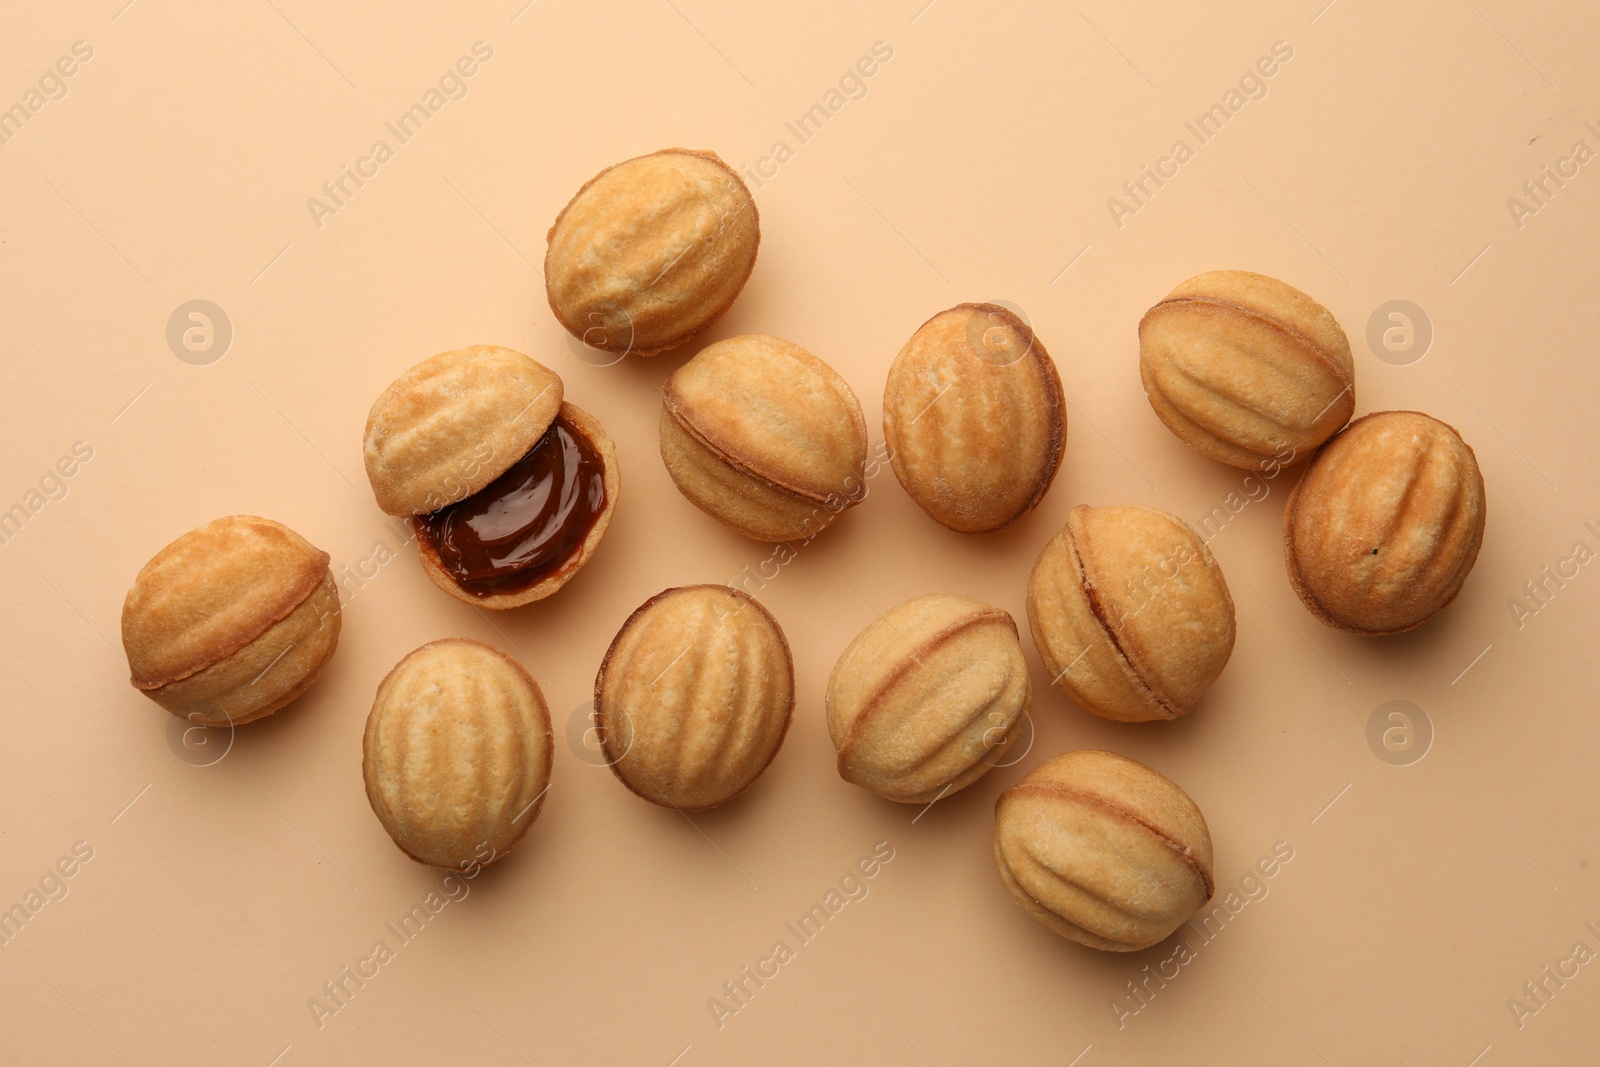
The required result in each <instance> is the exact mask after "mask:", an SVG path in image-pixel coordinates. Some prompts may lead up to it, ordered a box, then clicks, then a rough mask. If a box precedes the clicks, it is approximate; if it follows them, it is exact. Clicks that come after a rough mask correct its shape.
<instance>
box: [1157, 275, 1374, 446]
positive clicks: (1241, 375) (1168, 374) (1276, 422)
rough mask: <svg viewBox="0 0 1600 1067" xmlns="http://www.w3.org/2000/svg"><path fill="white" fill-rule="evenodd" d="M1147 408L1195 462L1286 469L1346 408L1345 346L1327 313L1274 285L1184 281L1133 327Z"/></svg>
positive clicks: (1350, 383) (1348, 369) (1351, 380)
mask: <svg viewBox="0 0 1600 1067" xmlns="http://www.w3.org/2000/svg"><path fill="white" fill-rule="evenodd" d="M1139 376H1140V378H1141V379H1143V381H1144V390H1145V395H1146V396H1147V397H1148V398H1149V400H1150V406H1151V407H1153V408H1154V409H1155V412H1156V414H1157V415H1158V416H1160V418H1161V421H1162V422H1164V423H1166V424H1167V429H1169V430H1171V431H1172V432H1173V433H1175V434H1177V435H1178V437H1179V438H1180V439H1181V440H1183V441H1184V442H1185V443H1187V444H1188V445H1190V446H1191V447H1192V448H1194V450H1195V451H1197V452H1199V453H1200V454H1201V455H1203V456H1209V457H1210V458H1211V459H1214V460H1218V461H1220V462H1222V463H1228V464H1231V465H1232V466H1235V467H1243V468H1245V469H1247V470H1263V469H1265V468H1266V467H1268V466H1270V465H1273V464H1277V465H1280V466H1286V465H1288V464H1289V463H1293V462H1294V461H1295V459H1296V458H1301V459H1303V458H1305V457H1306V456H1308V455H1310V454H1311V451H1312V450H1313V449H1314V448H1316V447H1317V446H1318V445H1320V444H1322V442H1324V441H1326V440H1327V439H1328V438H1330V437H1332V436H1333V435H1334V434H1335V433H1336V432H1337V431H1338V429H1339V427H1341V426H1343V425H1344V424H1345V423H1346V422H1347V421H1349V419H1350V413H1351V412H1353V411H1354V410H1355V406H1356V398H1355V361H1354V359H1353V358H1352V357H1351V355H1350V341H1349V339H1348V338H1346V337H1345V333H1344V330H1343V329H1342V328H1340V326H1339V323H1338V320H1336V319H1335V318H1334V317H1333V314H1332V313H1331V312H1330V311H1328V309H1327V308H1325V307H1323V306H1322V305H1321V304H1319V303H1317V302H1316V301H1315V300H1313V299H1311V298H1310V297H1309V296H1307V295H1306V294H1304V293H1302V292H1301V291H1300V290H1298V289H1296V288H1294V287H1293V286H1291V285H1287V284H1285V283H1284V282H1280V281H1278V280H1277V279H1276V278H1269V277H1266V276H1265V275H1262V274H1252V273H1250V272H1249V271H1242V270H1219V271H1212V272H1211V273H1209V274H1201V275H1198V276H1196V277H1193V278H1190V279H1189V280H1188V281H1186V282H1184V283H1183V284H1182V285H1180V286H1178V287H1177V288H1176V289H1174V290H1173V291H1172V292H1170V293H1168V294H1167V296H1166V298H1165V299H1163V300H1162V301H1161V302H1160V303H1159V304H1157V305H1156V306H1155V307H1153V308H1151V309H1150V310H1149V311H1147V312H1146V313H1145V316H1144V319H1143V320H1142V321H1141V322H1140V323H1139Z"/></svg>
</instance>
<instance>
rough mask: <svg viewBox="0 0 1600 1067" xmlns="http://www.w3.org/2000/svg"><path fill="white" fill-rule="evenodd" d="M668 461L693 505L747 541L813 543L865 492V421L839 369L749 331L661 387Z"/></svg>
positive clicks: (711, 347) (722, 343) (664, 451)
mask: <svg viewBox="0 0 1600 1067" xmlns="http://www.w3.org/2000/svg"><path fill="white" fill-rule="evenodd" d="M661 459H662V462H663V463H665V464H666V467H667V473H669V474H670V475H672V480H673V482H674V483H675V484H676V485H677V487H678V489H679V490H680V491H681V492H682V493H683V495H684V496H686V497H688V498H689V501H690V502H691V503H693V504H694V505H695V506H696V507H698V508H700V509H701V510H702V511H704V512H705V513H706V514H708V515H710V516H711V517H712V518H714V519H717V520H718V521H720V522H722V523H724V524H726V525H727V526H730V527H732V528H733V529H735V530H737V531H739V532H740V533H742V534H744V535H745V536H746V537H753V538H755V539H756V540H758V541H791V540H807V539H809V538H811V537H814V536H816V534H817V533H818V532H820V531H821V530H822V529H823V528H824V527H826V526H827V525H828V524H829V523H831V522H832V521H833V520H834V519H835V518H836V517H837V516H838V515H839V513H840V512H842V511H844V510H845V509H846V508H850V507H854V506H855V505H856V504H857V503H859V502H860V501H861V499H862V498H863V497H864V496H866V491H867V488H866V483H865V481H864V480H863V478H862V470H863V468H864V466H865V464H866V461H867V423H866V419H865V418H864V417H863V416H862V414H861V404H860V402H859V401H858V400H856V395H855V393H853V392H852V391H851V390H850V386H849V385H848V384H847V383H846V382H845V380H844V379H843V378H842V377H840V376H839V374H838V372H836V371H835V370H834V369H833V368H832V367H830V366H828V365H827V364H826V363H824V362H823V361H822V360H820V359H818V358H817V357H816V356H813V355H812V354H811V353H810V352H807V351H806V350H805V349H803V348H801V347H800V346H798V345H793V344H790V343H789V342H788V341H783V340H780V339H779V338H776V337H768V336H765V335H764V334H746V335H744V336H741V337H730V338H727V339H726V340H723V341H718V342H717V343H716V344H713V345H709V346H707V347H706V348H704V349H702V350H701V351H700V353H699V354H698V355H696V356H695V357H694V358H693V359H691V360H690V361H689V362H687V363H685V364H684V365H683V366H681V367H679V368H678V369H677V371H676V372H674V373H673V375H672V377H670V378H668V379H667V381H666V384H664V385H663V386H662V387H661Z"/></svg>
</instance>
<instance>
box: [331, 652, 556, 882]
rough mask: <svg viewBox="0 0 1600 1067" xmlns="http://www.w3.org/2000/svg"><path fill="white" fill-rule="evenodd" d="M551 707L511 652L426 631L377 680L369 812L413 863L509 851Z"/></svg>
mask: <svg viewBox="0 0 1600 1067" xmlns="http://www.w3.org/2000/svg"><path fill="white" fill-rule="evenodd" d="M551 753H552V746H551V732H550V709H549V707H548V706H546V704H545V701H544V694H543V693H541V692H540V691H539V686H538V683H536V682H535V681H534V680H533V679H532V678H530V677H529V676H528V672H527V671H525V670H523V669H522V667H521V666H519V665H518V664H517V663H516V661H515V660H512V659H511V658H510V657H509V656H506V655H505V654H504V653H502V652H500V651H498V650H497V649H494V648H490V647H489V646H488V645H485V644H483V643H481V642H478V641H472V640H469V639H467V638H464V637H454V638H446V639H445V640H442V641H433V642H431V643H429V644H426V645H423V646H422V647H421V648H418V649H416V650H415V651H413V652H411V653H410V654H408V655H407V656H406V657H405V658H404V659H402V660H401V661H400V662H399V663H397V664H395V667H394V669H393V670H391V671H390V672H389V674H388V676H387V677H385V678H384V679H383V681H382V682H381V683H380V684H379V685H378V693H377V696H376V698H375V699H374V700H373V702H372V712H371V714H369V715H368V716H367V728H366V732H365V734H364V735H363V737H362V757H361V773H362V776H363V778H365V780H366V784H367V799H368V801H370V802H371V804H372V810H373V812H374V813H376V814H377V816H378V821H379V822H381V823H382V824H383V828H384V829H385V830H387V831H388V832H389V836H390V837H392V838H393V839H394V843H395V844H396V845H398V846H400V850H401V851H402V852H404V853H405V854H406V855H408V856H410V857H411V858H412V859H414V860H416V861H417V862H418V863H427V864H432V865H433V866H435V867H449V868H456V869H461V870H465V869H466V868H468V867H471V866H473V865H477V866H486V865H488V864H489V863H492V862H494V861H495V860H497V859H499V858H500V857H502V856H504V855H505V854H506V853H507V852H509V851H510V850H511V848H512V846H513V845H515V844H516V843H517V842H518V841H520V840H521V839H522V835H523V834H525V833H526V832H527V830H528V827H529V826H530V825H531V824H532V823H533V820H534V819H536V818H538V817H539V811H540V809H541V808H542V807H543V806H544V796H545V792H546V790H547V789H548V788H549V786H550V765H551Z"/></svg>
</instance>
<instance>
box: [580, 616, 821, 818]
mask: <svg viewBox="0 0 1600 1067" xmlns="http://www.w3.org/2000/svg"><path fill="white" fill-rule="evenodd" d="M594 709H595V710H594V720H595V727H596V732H597V733H598V735H599V740H600V744H601V748H602V750H603V751H604V752H605V754H606V761H607V763H608V764H609V765H610V767H611V770H612V773H614V774H615V775H616V776H617V779H618V780H619V781H621V782H622V784H623V785H625V786H627V787H628V789H629V790H631V791H632V792H634V793H635V794H637V795H638V796H640V797H642V798H644V799H645V800H648V801H650V802H651V803H653V804H659V805H661V806H663V807H671V808H676V809H678V810H680V811H698V810H703V809H706V808H712V807H716V806H718V805H721V804H725V803H727V802H728V801H730V800H732V799H734V798H735V797H737V796H739V795H740V794H742V793H744V792H745V791H746V790H747V789H749V787H750V786H751V785H752V784H754V783H755V781H756V780H757V779H758V778H760V776H761V775H762V774H763V773H764V772H765V770H766V768H767V767H768V766H769V765H770V764H771V762H772V760H773V758H774V757H776V756H777V754H778V750H779V749H780V748H782V747H783V741H784V738H785V737H786V736H787V735H788V731H789V724H790V722H791V721H792V719H793V714H794V660H793V656H792V654H791V653H790V651H789V642H788V640H787V638H785V637H784V633H783V629H782V627H780V626H779V625H778V622H777V620H776V619H774V618H773V617H772V615H771V613H769V612H768V611H767V609H766V608H764V607H762V606H761V604H760V602H759V601H757V600H755V599H754V598H753V597H751V596H749V595H748V594H746V593H744V592H742V591H741V590H738V589H734V588H732V587H730V586H725V585H690V586H679V587H676V588H673V589H667V590H664V591H662V592H660V593H658V594H656V595H655V596H653V597H651V598H650V599H649V600H647V601H645V602H644V603H643V604H641V605H640V606H639V607H638V609H636V610H635V611H634V612H633V614H631V615H630V616H628V619H627V621H625V622H624V623H623V624H622V628H621V629H620V630H618V632H617V636H616V637H615V638H614V639H613V640H612V642H611V645H610V647H609V648H607V649H606V654H605V658H604V660H602V661H601V664H600V670H599V672H598V673H597V674H596V676H595V684H594Z"/></svg>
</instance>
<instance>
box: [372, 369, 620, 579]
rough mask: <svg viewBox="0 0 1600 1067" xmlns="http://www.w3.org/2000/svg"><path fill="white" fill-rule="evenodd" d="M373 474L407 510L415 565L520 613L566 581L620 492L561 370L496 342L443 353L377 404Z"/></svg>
mask: <svg viewBox="0 0 1600 1067" xmlns="http://www.w3.org/2000/svg"><path fill="white" fill-rule="evenodd" d="M365 456H366V467H367V478H368V480H369V481H370V482H371V483H372V491H373V495H374V496H375V497H376V498H377V500H378V506H379V507H381V508H383V510H384V511H386V512H388V513H389V514H391V515H406V516H410V517H411V519H412V526H413V528H414V529H415V530H416V532H417V546H418V552H419V554H420V556H421V559H422V566H423V570H424V571H425V572H426V573H427V575H428V577H429V578H431V579H432V580H433V583H434V584H435V585H437V586H438V587H439V588H440V589H443V590H444V591H445V592H446V593H449V594H450V595H451V596H453V597H455V598H456V599H457V600H460V601H462V602H463V603H466V604H472V605H474V606H476V607H485V608H514V607H517V606H519V605H522V604H527V603H529V602H531V601H534V600H541V599H543V598H544V597H547V596H549V595H550V594H551V593H554V592H555V591H556V590H557V589H560V588H561V587H562V586H563V585H565V584H566V583H567V582H568V581H569V580H570V579H571V578H572V576H573V575H574V574H576V573H577V571H578V568H580V567H582V566H583V565H584V563H586V562H587V561H588V559H589V557H590V556H591V555H593V554H594V550H595V548H596V547H597V546H598V545H599V543H600V539H601V538H602V537H603V536H604V535H605V532H606V528H607V527H608V526H609V525H610V523H611V514H612V512H613V511H614V510H615V509H616V505H617V496H618V494H619V493H620V491H621V482H620V476H619V473H618V470H617V453H616V448H615V446H614V445H613V444H612V442H611V438H610V437H609V436H607V435H606V432H605V428H604V427H602V426H601V425H600V420H598V419H596V418H595V417H594V416H593V415H590V414H589V413H588V412H586V411H583V410H582V409H581V408H579V407H577V406H576V405H574V404H570V403H567V402H566V401H565V400H564V399H563V391H562V385H561V379H560V378H559V377H557V376H556V374H555V373H554V372H553V371H551V370H549V369H548V368H546V367H543V366H541V365H540V364H538V363H536V362H534V361H533V360H531V359H529V358H528V357H527V356H525V355H523V354H522V353H520V352H513V351H512V350H511V349H509V348H499V347H497V346H494V345H475V346H473V347H471V348H462V349H456V350H454V351H450V352H442V353H440V354H439V355H437V356H433V357H431V358H429V359H425V360H423V361H422V362H421V363H419V364H417V365H416V366H415V367H412V368H411V369H410V370H408V371H406V373H404V374H402V375H401V376H400V377H399V378H398V379H396V380H395V382H394V384H392V385H390V386H389V388H388V389H386V390H384V392H383V394H382V395H381V396H379V397H378V399H377V401H376V402H375V403H374V404H373V405H372V411H371V413H370V414H369V415H368V417H367V429H366V435H365Z"/></svg>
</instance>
